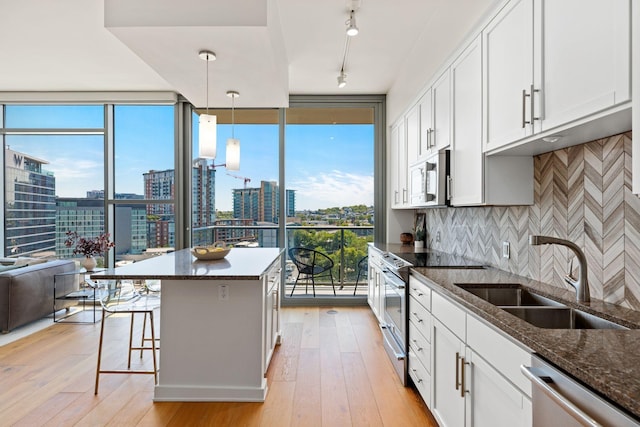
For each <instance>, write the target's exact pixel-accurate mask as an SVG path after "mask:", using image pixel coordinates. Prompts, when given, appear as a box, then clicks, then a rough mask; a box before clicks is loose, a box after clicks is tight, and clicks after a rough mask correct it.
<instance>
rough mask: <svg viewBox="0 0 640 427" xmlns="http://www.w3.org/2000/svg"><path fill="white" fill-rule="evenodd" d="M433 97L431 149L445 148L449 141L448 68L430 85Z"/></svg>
mask: <svg viewBox="0 0 640 427" xmlns="http://www.w3.org/2000/svg"><path fill="white" fill-rule="evenodd" d="M431 96H432V98H433V125H434V129H433V135H432V137H433V138H432V139H433V143H432V151H438V150H441V149H443V148H447V147H448V146H449V144H450V143H451V78H450V74H449V70H446V71H445V72H444V73H443V74H442V76H440V78H439V79H438V80H436V82H435V83H434V84H433V86H432V87H431Z"/></svg>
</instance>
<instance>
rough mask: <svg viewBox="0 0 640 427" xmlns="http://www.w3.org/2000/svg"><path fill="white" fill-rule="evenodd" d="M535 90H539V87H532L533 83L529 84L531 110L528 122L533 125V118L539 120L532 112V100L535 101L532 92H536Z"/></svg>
mask: <svg viewBox="0 0 640 427" xmlns="http://www.w3.org/2000/svg"><path fill="white" fill-rule="evenodd" d="M536 92H540V90H539V89H534V88H533V85H531V91H530V92H529V93H530V94H531V96H530V97H529V99H530V107H529V108H530V109H531V112H530V113H529V114H530V117H531V121H530V122H529V123H531V125H533V122H534V121H535V120H540V118H539V117H535V116H534V114H533V106H534V102H535V101H534V98H533V94H534V93H536Z"/></svg>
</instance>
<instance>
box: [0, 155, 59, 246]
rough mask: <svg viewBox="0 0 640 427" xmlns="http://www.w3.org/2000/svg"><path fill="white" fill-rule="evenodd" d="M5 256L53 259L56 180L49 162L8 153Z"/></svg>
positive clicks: (6, 163) (6, 168)
mask: <svg viewBox="0 0 640 427" xmlns="http://www.w3.org/2000/svg"><path fill="white" fill-rule="evenodd" d="M4 155H5V168H4V174H5V176H4V182H5V254H7V255H18V254H19V255H37V256H54V255H55V249H56V198H55V197H56V196H55V193H56V179H55V177H54V175H53V173H52V172H47V171H45V170H44V169H43V165H46V164H48V163H49V162H47V161H46V160H42V159H38V158H36V157H33V156H31V155H28V154H24V153H20V152H18V151H14V150H10V149H6V150H5V152H4Z"/></svg>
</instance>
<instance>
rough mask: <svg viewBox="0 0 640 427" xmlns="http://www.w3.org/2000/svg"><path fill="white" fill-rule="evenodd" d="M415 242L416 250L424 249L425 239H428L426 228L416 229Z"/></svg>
mask: <svg viewBox="0 0 640 427" xmlns="http://www.w3.org/2000/svg"><path fill="white" fill-rule="evenodd" d="M415 236H416V238H415V241H414V242H413V244H414V246H415V247H416V248H424V239H425V237H426V232H425V231H424V228H416V230H415Z"/></svg>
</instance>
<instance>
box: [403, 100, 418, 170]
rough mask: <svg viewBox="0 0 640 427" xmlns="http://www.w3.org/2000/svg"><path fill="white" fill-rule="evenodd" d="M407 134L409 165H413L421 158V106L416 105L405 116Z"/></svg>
mask: <svg viewBox="0 0 640 427" xmlns="http://www.w3.org/2000/svg"><path fill="white" fill-rule="evenodd" d="M405 126H406V132H407V163H408V164H410V165H411V164H413V163H415V162H416V161H417V160H418V159H419V158H420V157H421V152H420V151H421V147H420V105H419V104H416V105H414V106H413V108H411V110H409V112H408V113H407V114H406V115H405Z"/></svg>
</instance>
